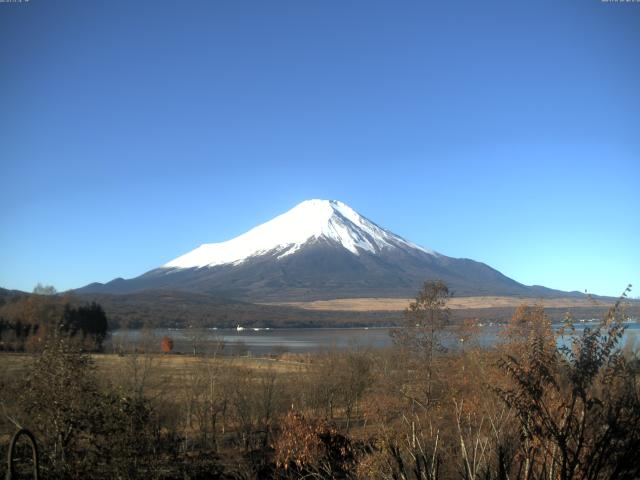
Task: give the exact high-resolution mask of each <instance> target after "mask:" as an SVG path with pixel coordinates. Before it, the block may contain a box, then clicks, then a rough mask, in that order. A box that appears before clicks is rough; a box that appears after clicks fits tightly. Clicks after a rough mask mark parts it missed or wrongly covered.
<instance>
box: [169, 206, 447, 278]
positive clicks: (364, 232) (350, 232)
mask: <svg viewBox="0 0 640 480" xmlns="http://www.w3.org/2000/svg"><path fill="white" fill-rule="evenodd" d="M319 239H325V240H329V241H331V242H334V243H337V244H339V245H341V246H342V247H343V248H345V249H346V250H348V251H349V252H351V253H353V254H355V255H359V254H360V251H367V252H370V253H373V254H376V253H379V252H380V251H382V250H385V249H397V248H400V249H406V248H410V249H418V250H420V251H422V252H425V253H428V254H430V255H434V256H437V255H438V254H437V253H436V252H434V251H431V250H427V249H424V248H422V247H419V246H418V245H415V244H413V243H411V242H408V241H406V240H405V239H403V238H402V237H399V236H398V235H395V234H393V233H391V232H390V231H388V230H385V229H384V228H381V227H379V226H378V225H376V224H375V223H373V222H371V221H370V220H368V219H366V218H364V217H363V216H361V215H360V214H358V213H357V212H356V211H355V210H353V209H352V208H351V207H349V206H348V205H346V204H344V203H342V202H339V201H336V200H307V201H304V202H302V203H300V204H298V205H296V206H295V207H294V208H292V209H291V210H289V211H288V212H286V213H283V214H282V215H279V216H277V217H275V218H274V219H272V220H270V221H268V222H266V223H263V224H262V225H259V226H257V227H255V228H253V229H251V230H249V231H248V232H246V233H244V234H242V235H240V236H238V237H236V238H234V239H231V240H228V241H226V242H221V243H207V244H203V245H201V246H199V247H198V248H196V249H195V250H192V251H191V252H189V253H186V254H185V255H182V256H180V257H178V258H176V259H174V260H171V261H170V262H168V263H166V264H165V265H163V267H162V268H178V269H182V268H200V267H213V266H216V265H226V264H233V265H239V264H241V263H243V262H244V261H245V260H247V259H249V258H251V257H256V256H259V255H264V254H266V253H269V252H274V253H275V254H276V257H277V258H278V259H282V258H284V257H286V256H288V255H291V254H293V253H295V252H296V251H298V250H299V249H300V248H301V247H302V246H303V245H305V244H307V243H309V242H313V241H317V240H319Z"/></svg>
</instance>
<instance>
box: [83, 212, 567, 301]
mask: <svg viewBox="0 0 640 480" xmlns="http://www.w3.org/2000/svg"><path fill="white" fill-rule="evenodd" d="M429 279H440V280H443V281H444V282H445V283H446V284H447V285H448V286H449V288H450V290H452V291H453V292H454V293H455V295H456V296H476V295H478V296H480V295H507V296H536V297H557V296H567V295H568V294H567V292H560V291H557V290H551V289H548V288H545V287H540V286H532V287H530V286H525V285H523V284H521V283H518V282H516V281H515V280H512V279H510V278H508V277H506V276H505V275H503V274H501V273H500V272H498V271H497V270H495V269H493V268H491V267H489V266H487V265H485V264H483V263H480V262H476V261H474V260H469V259H464V258H452V257H447V256H445V255H442V254H440V253H438V252H435V251H433V250H429V249H427V248H423V247H421V246H418V245H416V244H414V243H412V242H409V241H407V240H405V239H404V238H402V237H400V236H398V235H396V234H394V233H392V232H390V231H389V230H386V229H384V228H382V227H380V226H378V225H376V224H375V223H373V222H372V221H370V220H368V219H367V218H365V217H363V216H362V215H360V214H359V213H357V212H356V211H355V210H353V209H352V208H351V207H349V206H348V205H346V204H344V203H342V202H339V201H335V200H307V201H304V202H302V203H300V204H298V205H297V206H295V207H294V208H292V209H291V210H289V211H288V212H286V213H283V214H282V215H279V216H277V217H275V218H274V219H272V220H270V221H268V222H266V223H263V224H262V225H259V226H257V227H255V228H253V229H251V230H249V231H248V232H246V233H244V234H242V235H240V236H238V237H236V238H233V239H231V240H228V241H226V242H221V243H206V244H203V245H200V246H199V247H197V248H196V249H194V250H192V251H190V252H188V253H185V254H184V255H181V256H179V257H177V258H175V259H173V260H171V261H169V262H167V263H165V264H164V265H162V266H161V267H159V268H156V269H153V270H151V271H149V272H147V273H145V274H143V275H141V276H139V277H136V278H132V279H128V280H125V279H122V278H118V279H115V280H112V281H111V282H108V283H106V284H100V283H93V284H90V285H87V286H86V287H83V288H81V289H78V290H76V291H77V292H78V293H110V294H122V293H134V292H140V291H144V290H158V289H162V290H178V291H187V292H193V293H205V294H213V295H216V296H224V297H230V298H237V299H242V300H250V301H285V300H286V301H289V300H322V299H334V298H353V297H402V298H408V297H411V296H413V295H414V294H415V293H416V292H417V291H418V290H419V288H420V287H421V285H422V283H423V282H424V281H425V280H429Z"/></svg>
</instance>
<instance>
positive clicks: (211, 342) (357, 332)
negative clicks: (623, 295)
mask: <svg viewBox="0 0 640 480" xmlns="http://www.w3.org/2000/svg"><path fill="white" fill-rule="evenodd" d="M590 325H591V326H594V325H596V324H595V323H589V322H586V323H578V324H577V325H576V328H577V330H578V331H580V330H581V329H582V328H584V327H586V326H590ZM500 328H501V327H500V326H498V325H493V324H487V325H484V326H482V327H479V328H478V331H477V333H476V334H475V335H474V336H473V338H470V339H468V340H467V341H466V344H467V345H468V344H475V345H480V346H482V347H489V346H492V345H495V344H496V343H497V342H499V340H500V336H499V332H500ZM389 331H390V329H389V328H281V329H279V328H278V329H276V328H274V329H252V328H245V329H243V330H237V329H162V328H159V329H154V330H152V331H146V332H144V331H142V330H128V331H127V330H117V331H115V332H114V333H113V334H112V338H111V339H110V341H109V344H108V345H107V350H109V349H112V348H114V349H115V348H118V346H129V347H130V346H132V345H136V344H137V345H140V344H143V343H144V344H149V345H150V346H151V347H152V348H155V347H154V345H157V346H158V351H159V350H160V340H161V339H162V337H164V336H168V337H170V338H171V339H172V340H173V342H174V347H173V352H174V353H183V354H192V353H193V350H194V346H195V349H196V351H197V352H198V353H206V352H211V351H214V350H216V349H217V348H220V345H221V344H222V345H224V348H223V353H224V354H238V353H239V354H247V353H249V354H251V355H269V354H274V353H283V352H292V353H304V352H314V351H321V350H325V349H332V348H338V349H342V348H384V347H389V346H391V345H392V341H391V337H390V336H389ZM626 342H634V343H635V344H636V345H638V344H640V322H638V321H635V322H631V323H627V324H626V331H625V334H624V337H623V343H626ZM443 343H444V344H445V345H446V346H447V347H454V348H455V347H459V346H460V345H461V342H460V339H459V336H458V335H457V334H456V333H455V331H454V330H450V331H449V333H448V334H447V335H445V338H444V339H443Z"/></svg>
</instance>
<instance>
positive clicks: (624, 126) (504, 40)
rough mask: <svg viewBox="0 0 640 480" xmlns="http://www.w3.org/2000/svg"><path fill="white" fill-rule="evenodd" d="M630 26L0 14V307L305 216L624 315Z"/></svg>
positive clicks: (517, 11)
mask: <svg viewBox="0 0 640 480" xmlns="http://www.w3.org/2000/svg"><path fill="white" fill-rule="evenodd" d="M639 48H640V4H639V3H635V4H620V3H602V2H600V1H599V0H567V1H560V0H552V1H545V0H536V1H528V2H519V1H518V2H514V1H507V0H505V1H500V2H496V1H491V0H486V1H482V2H478V1H476V0H473V1H456V2H442V1H425V0H420V1H401V2H398V1H384V2H381V1H375V0H367V1H348V2H345V1H342V0H340V1H338V0H336V1H328V0H323V1H317V0H316V1H311V0H291V1H279V0H274V1H255V2H248V1H243V0H216V1H202V0H193V1H189V2H176V1H144V0H136V1H130V0H110V1H105V2H93V1H81V0H77V1H51V0H30V1H28V2H23V3H0V286H2V287H5V288H17V289H23V290H31V289H32V288H33V286H34V285H35V284H36V283H37V282H43V283H46V284H53V285H54V286H55V287H56V288H58V289H59V290H64V289H69V288H75V287H79V286H82V285H85V284H87V283H90V282H93V281H108V280H111V279H113V278H114V277H119V276H122V277H133V276H137V275H139V274H141V273H143V272H145V271H147V270H149V269H151V268H153V267H156V266H159V265H161V264H163V263H165V262H166V261H168V260H170V259H172V258H174V257H176V256H178V255H180V254H182V253H185V252H187V251H189V250H191V249H192V248H194V247H196V246H197V245H198V244H200V243H206V242H217V241H223V240H227V239H229V238H231V237H233V236H236V235H238V234H240V233H243V232H244V231H245V230H247V229H249V228H250V227H252V226H254V225H256V224H258V223H260V222H263V221H266V220H268V219H270V218H271V217H273V216H275V215H276V214H279V213H282V212H283V211H285V210H287V209H289V208H291V207H293V206H294V205H295V204H297V203H298V202H300V201H302V200H305V199H309V198H328V199H338V200H342V201H344V202H346V203H347V204H349V205H351V206H352V207H354V208H355V209H356V210H358V211H360V212H361V213H362V214H364V215H365V216H367V217H369V218H370V219H372V220H373V221H375V222H377V223H378V224H380V225H382V226H384V227H387V228H389V229H391V230H392V231H394V232H396V233H398V234H400V235H402V236H404V237H406V238H408V239H410V240H412V241H414V242H416V243H419V244H421V245H423V246H426V247H429V248H433V249H435V250H438V251H439V252H441V253H444V254H446V255H450V256H455V257H468V258H473V259H475V260H479V261H483V262H485V263H487V264H489V265H491V266H493V267H495V268H497V269H499V270H500V271H502V272H503V273H505V274H507V275H509V276H511V277H512V278H514V279H516V280H518V281H520V282H523V283H525V284H542V285H545V286H548V287H553V288H559V289H564V290H580V291H583V290H585V289H587V290H589V291H590V292H595V293H599V294H610V295H616V294H618V293H620V292H621V291H622V289H623V288H624V287H625V286H626V284H627V283H629V282H631V283H634V284H636V286H637V288H636V290H635V291H634V292H633V294H632V295H633V296H637V295H640V253H639V246H640V53H639V52H640V50H639Z"/></svg>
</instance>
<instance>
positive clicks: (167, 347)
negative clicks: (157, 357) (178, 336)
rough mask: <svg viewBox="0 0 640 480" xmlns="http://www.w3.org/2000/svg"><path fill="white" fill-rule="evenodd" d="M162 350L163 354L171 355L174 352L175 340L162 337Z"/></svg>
mask: <svg viewBox="0 0 640 480" xmlns="http://www.w3.org/2000/svg"><path fill="white" fill-rule="evenodd" d="M160 348H161V349H162V353H171V351H172V350H173V340H171V338H169V337H167V336H164V337H162V341H161V342H160Z"/></svg>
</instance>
